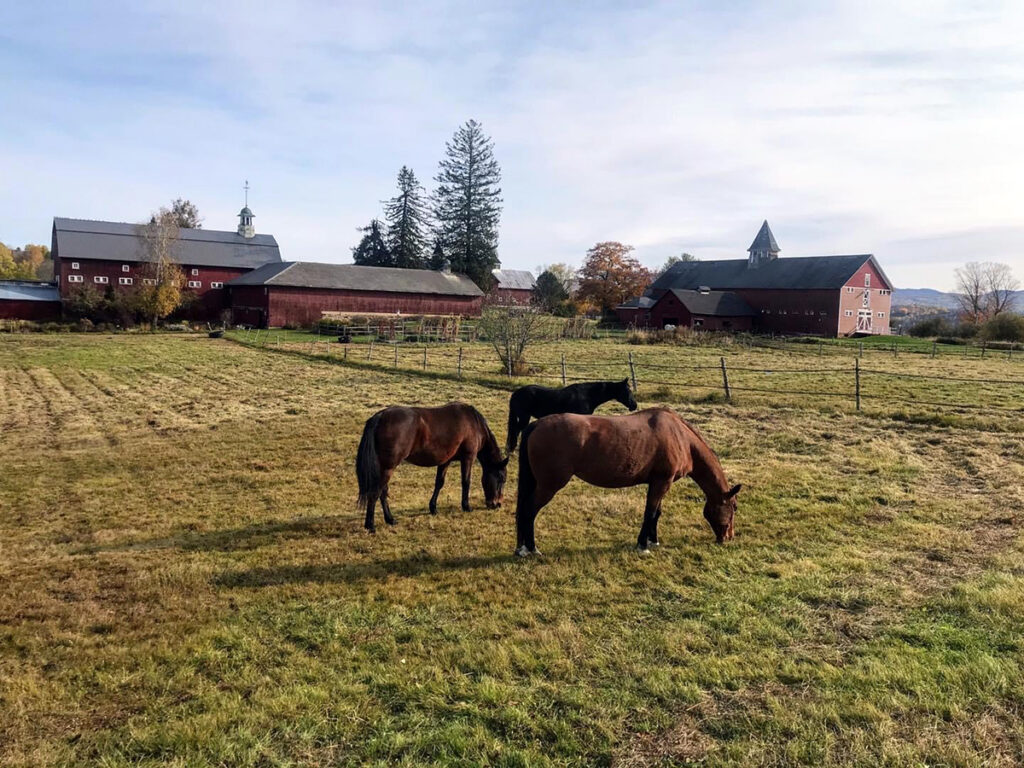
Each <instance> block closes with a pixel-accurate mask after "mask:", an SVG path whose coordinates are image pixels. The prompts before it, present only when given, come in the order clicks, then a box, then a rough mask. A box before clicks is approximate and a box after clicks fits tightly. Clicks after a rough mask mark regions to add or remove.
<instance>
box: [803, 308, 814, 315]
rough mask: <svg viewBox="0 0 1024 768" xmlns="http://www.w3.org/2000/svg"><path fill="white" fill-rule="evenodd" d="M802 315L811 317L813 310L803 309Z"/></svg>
mask: <svg viewBox="0 0 1024 768" xmlns="http://www.w3.org/2000/svg"><path fill="white" fill-rule="evenodd" d="M804 314H805V315H813V314H814V310H813V309H805V310H804Z"/></svg>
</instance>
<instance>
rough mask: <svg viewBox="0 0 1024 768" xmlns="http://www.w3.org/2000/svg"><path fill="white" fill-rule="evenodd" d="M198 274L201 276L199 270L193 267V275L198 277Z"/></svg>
mask: <svg viewBox="0 0 1024 768" xmlns="http://www.w3.org/2000/svg"><path fill="white" fill-rule="evenodd" d="M198 274H199V270H198V269H196V268H195V267H192V275H193V276H195V275H198Z"/></svg>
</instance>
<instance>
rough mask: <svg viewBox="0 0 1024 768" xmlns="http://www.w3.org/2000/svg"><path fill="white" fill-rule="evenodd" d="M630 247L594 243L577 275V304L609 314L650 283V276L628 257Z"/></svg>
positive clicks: (631, 256)
mask: <svg viewBox="0 0 1024 768" xmlns="http://www.w3.org/2000/svg"><path fill="white" fill-rule="evenodd" d="M632 252H633V246H631V245H623V244H622V243H616V242H614V241H612V242H606V243H598V244H597V245H595V246H594V247H593V248H591V249H590V250H589V251H587V258H586V260H585V261H584V262H583V267H582V268H581V269H580V271H579V280H580V287H579V291H578V294H577V295H578V296H579V298H580V300H581V301H583V302H586V303H588V304H591V305H592V306H594V307H596V308H598V309H600V310H601V311H602V312H609V311H611V310H612V309H614V308H615V307H617V306H618V305H619V304H621V303H622V302H624V301H626V300H627V299H630V298H632V297H633V296H639V295H640V294H641V293H643V292H644V289H646V288H647V286H648V285H650V283H651V272H650V270H648V269H647V267H645V266H644V265H643V264H641V263H640V262H639V261H637V260H636V257H635V256H633V255H632Z"/></svg>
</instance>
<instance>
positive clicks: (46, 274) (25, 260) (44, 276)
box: [0, 243, 53, 280]
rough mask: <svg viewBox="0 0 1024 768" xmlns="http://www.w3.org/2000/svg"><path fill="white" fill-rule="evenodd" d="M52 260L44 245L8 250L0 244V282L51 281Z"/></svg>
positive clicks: (8, 248)
mask: <svg viewBox="0 0 1024 768" xmlns="http://www.w3.org/2000/svg"><path fill="white" fill-rule="evenodd" d="M52 279H53V259H52V258H50V249H49V248H48V247H46V246H45V245H36V244H34V243H28V244H27V245H24V246H22V247H21V248H10V247H8V246H6V245H4V244H3V243H0V280H52Z"/></svg>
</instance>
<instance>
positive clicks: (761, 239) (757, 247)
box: [747, 219, 779, 253]
mask: <svg viewBox="0 0 1024 768" xmlns="http://www.w3.org/2000/svg"><path fill="white" fill-rule="evenodd" d="M747 250H748V251H751V252H753V251H762V252H764V251H768V252H769V253H778V252H779V244H778V243H776V242H775V235H773V234H772V228H771V227H769V226H768V219H765V220H764V224H762V225H761V229H759V230H758V231H757V237H755V238H754V242H752V243H751V244H750V247H749V248H747Z"/></svg>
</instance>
